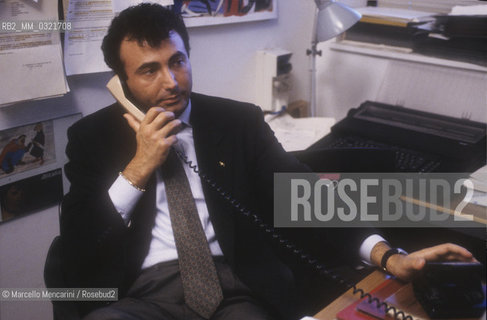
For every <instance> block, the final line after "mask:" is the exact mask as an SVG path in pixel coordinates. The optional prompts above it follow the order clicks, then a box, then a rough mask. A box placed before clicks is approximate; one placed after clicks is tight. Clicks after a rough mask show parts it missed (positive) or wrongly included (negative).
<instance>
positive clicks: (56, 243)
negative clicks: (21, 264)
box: [44, 236, 81, 320]
mask: <svg viewBox="0 0 487 320" xmlns="http://www.w3.org/2000/svg"><path fill="white" fill-rule="evenodd" d="M61 246H62V242H61V236H56V237H55V238H54V240H53V241H52V243H51V246H50V247H49V251H48V253H47V257H46V262H45V264H44V283H45V285H46V288H66V281H65V279H64V274H63V269H62V267H61ZM51 302H52V310H53V319H54V320H62V319H70V320H79V319H81V317H80V314H79V310H78V307H77V306H76V303H75V302H74V301H51Z"/></svg>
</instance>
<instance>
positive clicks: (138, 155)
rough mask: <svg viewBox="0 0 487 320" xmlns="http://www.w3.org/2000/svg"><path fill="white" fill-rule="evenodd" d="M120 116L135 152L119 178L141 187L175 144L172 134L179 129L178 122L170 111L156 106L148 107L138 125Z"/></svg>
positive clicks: (132, 118) (136, 121)
mask: <svg viewBox="0 0 487 320" xmlns="http://www.w3.org/2000/svg"><path fill="white" fill-rule="evenodd" d="M124 117H125V119H126V120H127V122H128V124H129V126H130V127H131V128H132V129H133V130H134V131H135V133H136V140H137V150H136V152H135V156H134V157H133V158H132V160H131V161H130V162H129V164H128V165H127V167H126V168H125V170H124V171H123V175H124V176H125V177H127V178H128V179H129V180H130V181H131V182H133V183H134V184H135V185H137V186H138V187H140V188H144V187H145V185H146V184H147V182H148V181H149V178H150V176H151V175H152V173H153V172H154V171H155V170H156V169H157V168H158V167H159V166H161V165H162V164H163V163H164V161H165V160H166V158H167V156H168V154H169V150H170V148H171V147H172V146H173V145H174V144H175V143H176V142H177V137H176V133H177V132H178V131H179V130H180V129H181V121H180V120H179V119H176V118H175V115H174V113H173V112H170V111H165V110H164V109H163V108H160V107H153V108H150V109H149V111H147V113H146V115H145V117H144V119H143V120H142V121H141V122H139V121H138V120H137V119H136V118H135V117H134V116H133V115H131V114H130V113H126V114H124Z"/></svg>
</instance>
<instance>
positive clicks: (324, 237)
mask: <svg viewBox="0 0 487 320" xmlns="http://www.w3.org/2000/svg"><path fill="white" fill-rule="evenodd" d="M253 116H254V123H255V125H254V126H253V132H254V134H255V136H254V139H255V141H256V143H255V154H256V158H255V163H254V164H253V165H254V168H255V171H254V172H253V174H254V178H255V180H254V181H255V184H254V188H255V190H258V191H257V193H258V194H257V196H258V197H259V199H260V200H259V203H260V204H262V205H264V206H265V207H262V206H261V207H260V208H259V209H258V210H259V212H264V213H266V214H265V215H266V216H265V221H266V222H267V223H270V224H272V225H273V216H270V215H272V214H274V212H273V204H272V203H270V202H269V200H268V199H273V197H274V195H273V191H274V185H273V175H274V173H275V172H310V171H311V169H309V167H308V166H306V165H305V164H302V163H300V162H299V161H298V160H297V159H296V158H295V157H294V156H292V155H291V154H289V153H287V152H286V151H284V149H283V148H282V146H281V144H280V143H279V142H278V141H277V139H276V138H275V136H274V133H273V132H272V130H271V129H270V127H269V126H268V125H267V123H265V121H263V117H262V114H261V112H260V110H258V111H257V110H255V112H254V115H253ZM277 214H278V213H277ZM279 231H280V232H281V233H283V234H285V235H286V236H287V237H289V238H291V240H292V241H294V242H296V243H297V244H298V245H299V246H300V247H303V248H305V249H306V251H307V252H310V253H312V254H314V255H317V256H322V257H326V258H331V259H333V260H334V259H340V260H344V261H345V262H346V263H351V264H357V263H359V262H360V259H359V256H358V252H359V247H360V245H361V243H362V242H363V241H364V240H365V239H366V238H367V237H368V236H369V235H371V234H372V233H374V230H373V229H369V228H346V227H344V228H319V229H316V228H311V229H310V228H293V229H287V228H286V229H280V230H279Z"/></svg>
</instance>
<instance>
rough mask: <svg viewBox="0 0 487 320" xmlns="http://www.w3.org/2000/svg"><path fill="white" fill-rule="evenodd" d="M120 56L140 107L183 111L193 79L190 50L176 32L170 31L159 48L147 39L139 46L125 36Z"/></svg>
mask: <svg viewBox="0 0 487 320" xmlns="http://www.w3.org/2000/svg"><path fill="white" fill-rule="evenodd" d="M120 58H121V60H122V62H123V64H124V68H125V73H126V75H127V81H126V84H127V86H128V88H129V90H130V92H131V93H132V95H133V97H134V98H135V99H136V101H135V103H136V104H138V105H139V107H141V108H143V109H144V110H145V111H147V110H148V109H149V108H151V107H156V106H157V107H162V108H164V109H165V110H166V111H172V112H174V113H175V114H176V116H179V115H180V114H181V113H182V112H183V111H184V109H185V108H186V106H187V105H188V102H189V96H190V93H191V88H192V85H193V81H192V76H191V64H190V62H189V58H188V53H187V52H186V49H185V47H184V43H183V40H182V39H181V37H180V36H179V34H178V33H177V32H171V33H170V37H169V38H168V39H166V40H163V41H162V42H161V44H160V45H159V47H157V48H152V47H150V46H149V45H148V44H147V43H144V44H143V45H142V46H140V45H139V44H138V43H137V41H132V40H128V39H127V38H125V39H124V40H123V41H122V43H121V45H120Z"/></svg>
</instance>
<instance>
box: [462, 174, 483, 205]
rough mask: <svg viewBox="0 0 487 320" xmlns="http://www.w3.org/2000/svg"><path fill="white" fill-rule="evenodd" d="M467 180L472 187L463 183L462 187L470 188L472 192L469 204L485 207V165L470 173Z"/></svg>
mask: <svg viewBox="0 0 487 320" xmlns="http://www.w3.org/2000/svg"><path fill="white" fill-rule="evenodd" d="M469 180H470V181H471V182H472V184H473V185H470V184H467V182H464V186H465V187H467V188H471V189H472V191H473V193H472V198H471V199H470V201H469V202H470V203H473V204H476V205H479V206H483V207H487V165H486V166H483V167H482V168H480V169H478V170H477V171H475V172H474V173H472V174H471V175H470V177H469Z"/></svg>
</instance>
